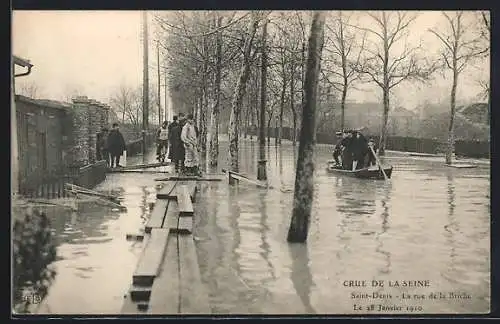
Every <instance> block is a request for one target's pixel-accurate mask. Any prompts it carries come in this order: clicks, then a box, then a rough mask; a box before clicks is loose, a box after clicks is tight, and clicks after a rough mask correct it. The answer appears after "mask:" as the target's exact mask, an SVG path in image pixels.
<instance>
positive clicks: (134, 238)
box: [125, 234, 144, 242]
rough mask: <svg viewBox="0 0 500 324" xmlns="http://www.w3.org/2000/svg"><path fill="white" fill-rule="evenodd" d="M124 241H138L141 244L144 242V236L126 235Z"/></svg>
mask: <svg viewBox="0 0 500 324" xmlns="http://www.w3.org/2000/svg"><path fill="white" fill-rule="evenodd" d="M125 239H126V240H127V241H139V242H142V241H144V234H127V235H126V236H125Z"/></svg>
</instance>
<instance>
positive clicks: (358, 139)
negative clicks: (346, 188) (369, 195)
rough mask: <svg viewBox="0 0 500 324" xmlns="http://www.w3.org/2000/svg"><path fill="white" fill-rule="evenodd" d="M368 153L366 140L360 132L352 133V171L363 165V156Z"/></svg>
mask: <svg viewBox="0 0 500 324" xmlns="http://www.w3.org/2000/svg"><path fill="white" fill-rule="evenodd" d="M367 153H368V141H367V140H366V138H365V137H364V136H363V134H361V133H360V132H358V131H356V132H354V133H353V141H352V159H353V161H352V171H354V170H359V169H362V168H363V167H364V162H365V156H366V154H367Z"/></svg>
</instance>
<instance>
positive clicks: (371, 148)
mask: <svg viewBox="0 0 500 324" xmlns="http://www.w3.org/2000/svg"><path fill="white" fill-rule="evenodd" d="M368 147H369V148H370V150H371V151H372V153H373V156H374V157H375V161H377V164H378V167H379V169H380V171H382V174H383V175H384V179H385V180H386V181H387V180H388V179H389V178H388V177H387V174H385V171H384V168H383V167H382V164H381V163H380V160H379V159H378V156H377V154H375V151H374V150H373V147H372V146H370V145H368Z"/></svg>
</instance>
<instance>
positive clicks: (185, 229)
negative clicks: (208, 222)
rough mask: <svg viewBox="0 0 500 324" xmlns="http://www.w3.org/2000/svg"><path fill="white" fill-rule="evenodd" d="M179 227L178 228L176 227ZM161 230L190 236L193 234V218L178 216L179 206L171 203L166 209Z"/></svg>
mask: <svg viewBox="0 0 500 324" xmlns="http://www.w3.org/2000/svg"><path fill="white" fill-rule="evenodd" d="M177 225H179V227H177ZM163 228H165V229H169V230H170V232H171V233H181V234H192V233H193V217H192V216H185V217H180V216H179V205H178V204H177V202H175V201H172V202H171V203H170V204H169V206H168V209H167V215H166V216H165V223H164V224H163Z"/></svg>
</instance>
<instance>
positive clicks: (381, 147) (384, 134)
mask: <svg viewBox="0 0 500 324" xmlns="http://www.w3.org/2000/svg"><path fill="white" fill-rule="evenodd" d="M382 91H383V106H384V111H383V116H382V131H381V133H380V142H379V152H378V153H379V155H385V144H386V142H387V126H388V121H389V106H390V105H389V90H388V89H383V90H382Z"/></svg>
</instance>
